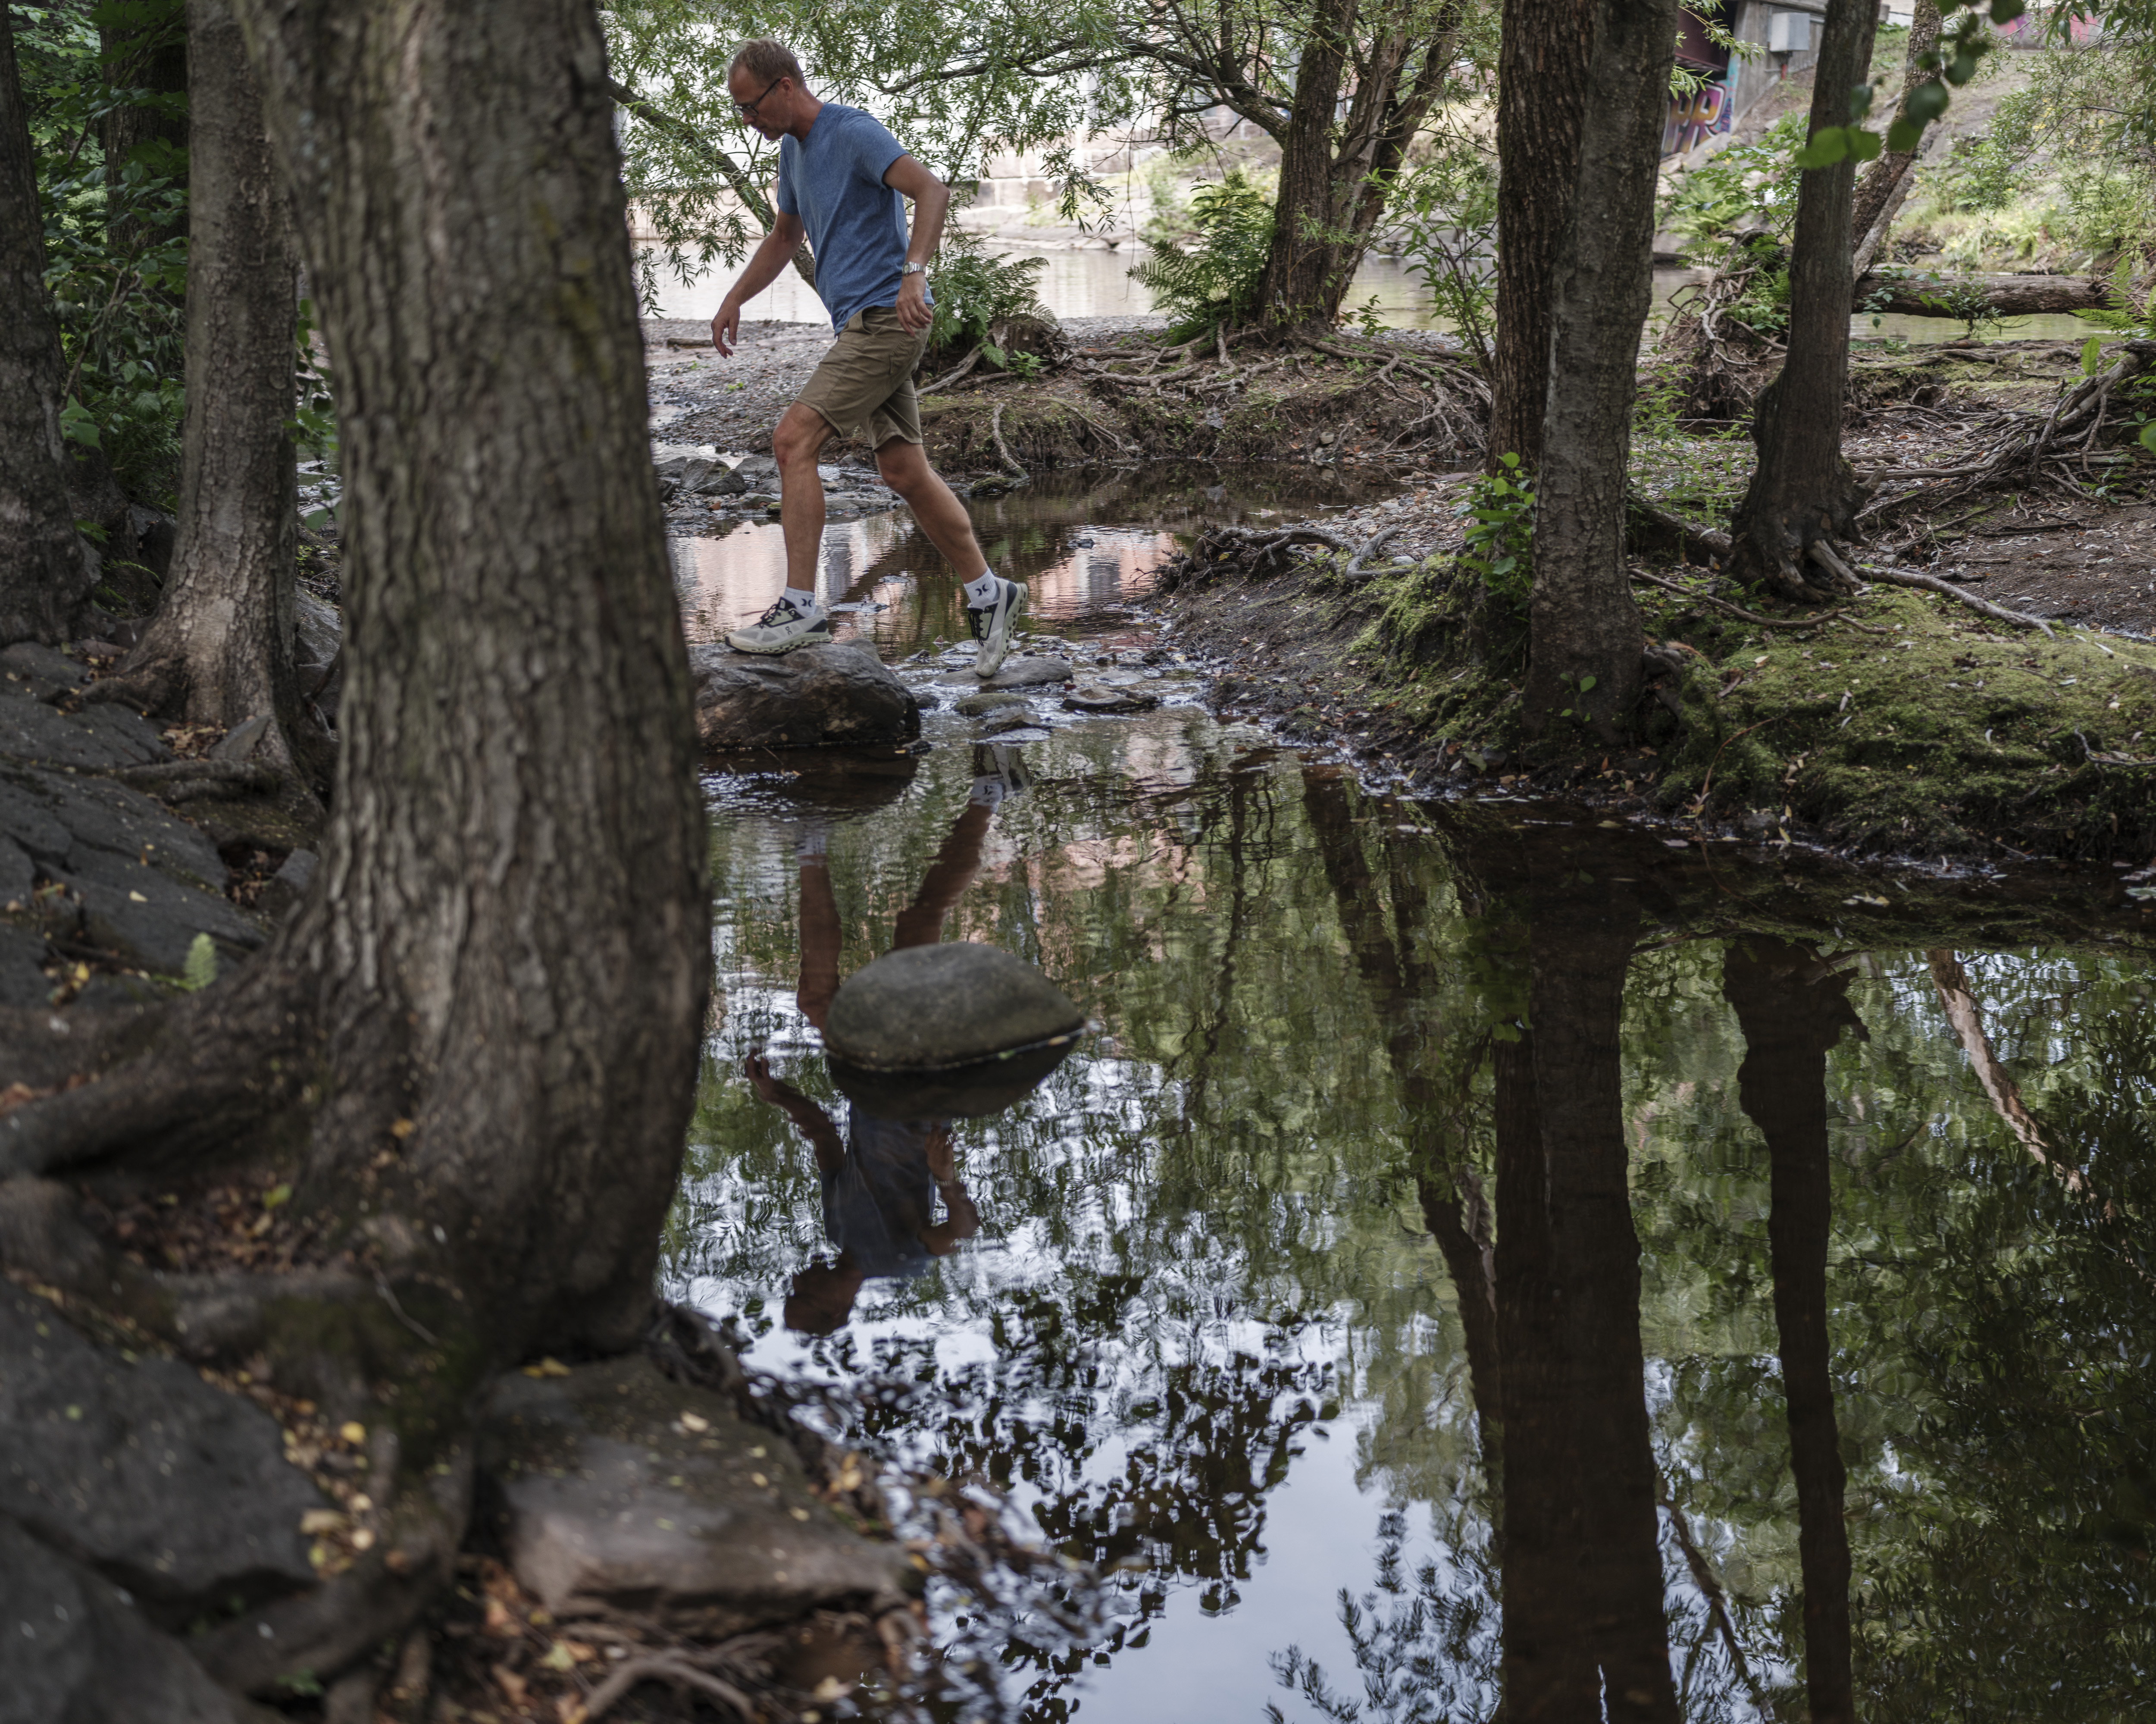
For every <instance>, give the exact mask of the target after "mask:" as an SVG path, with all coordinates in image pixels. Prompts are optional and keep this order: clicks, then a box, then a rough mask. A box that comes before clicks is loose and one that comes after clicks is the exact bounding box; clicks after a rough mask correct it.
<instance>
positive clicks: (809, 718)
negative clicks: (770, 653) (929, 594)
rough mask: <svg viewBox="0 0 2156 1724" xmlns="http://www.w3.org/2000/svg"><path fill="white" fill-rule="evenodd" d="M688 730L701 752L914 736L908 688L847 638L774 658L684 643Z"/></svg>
mask: <svg viewBox="0 0 2156 1724" xmlns="http://www.w3.org/2000/svg"><path fill="white" fill-rule="evenodd" d="M689 660H690V674H691V675H693V676H694V677H695V678H696V732H697V734H698V735H699V736H701V738H703V743H704V746H705V747H706V749H744V748H768V749H788V748H791V749H809V748H828V747H830V746H831V745H833V744H844V743H853V744H860V743H904V742H911V741H912V740H913V739H914V738H916V737H917V736H919V735H920V734H921V708H920V706H919V704H918V703H917V702H916V700H915V697H914V693H913V691H912V690H911V689H910V688H908V687H906V684H905V683H903V682H901V681H900V680H899V678H898V677H897V675H896V672H892V671H891V669H890V668H889V667H888V666H885V663H884V662H883V661H882V660H881V659H880V658H878V657H877V656H875V649H874V648H872V647H870V646H863V645H860V644H859V643H857V642H854V641H842V642H838V643H835V644H834V645H832V646H803V647H799V648H797V649H796V650H795V651H792V652H789V653H786V654H784V655H783V656H777V657H766V656H762V655H760V654H756V653H748V652H736V651H734V650H733V649H732V648H731V646H692V647H690V649H689Z"/></svg>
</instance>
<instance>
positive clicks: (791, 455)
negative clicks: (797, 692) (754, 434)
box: [771, 401, 957, 603]
mask: <svg viewBox="0 0 2156 1724" xmlns="http://www.w3.org/2000/svg"><path fill="white" fill-rule="evenodd" d="M830 435H831V422H830V420H829V419H825V418H824V415H823V414H820V413H819V412H817V411H816V409H814V408H813V407H803V405H802V404H800V403H799V402H798V401H796V402H795V403H794V404H793V405H792V406H791V407H789V408H788V409H786V411H785V413H784V414H783V415H782V416H781V417H780V419H779V421H778V430H775V431H773V433H772V434H771V452H772V454H773V455H774V456H776V457H777V458H778V524H779V527H780V529H781V530H782V531H783V533H785V535H786V589H787V590H788V592H790V593H794V594H800V593H808V594H814V592H815V590H816V567H817V564H818V563H819V560H820V559H821V558H822V555H823V550H824V481H823V480H822V478H821V477H819V476H818V474H817V471H816V457H817V456H818V455H819V454H821V453H822V452H823V449H824V444H825V443H826V442H827V441H829V439H830ZM952 501H953V502H956V501H957V499H956V498H955V497H954V498H953V499H952ZM796 602H797V603H798V600H797V601H796Z"/></svg>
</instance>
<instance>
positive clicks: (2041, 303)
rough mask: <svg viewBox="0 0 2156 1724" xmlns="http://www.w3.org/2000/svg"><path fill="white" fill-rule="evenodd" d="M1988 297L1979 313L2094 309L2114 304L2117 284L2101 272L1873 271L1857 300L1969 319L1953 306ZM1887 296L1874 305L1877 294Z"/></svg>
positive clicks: (1901, 311)
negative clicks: (2113, 288)
mask: <svg viewBox="0 0 2156 1724" xmlns="http://www.w3.org/2000/svg"><path fill="white" fill-rule="evenodd" d="M1972 291H1974V293H1980V294H1981V295H1982V296H1983V299H1982V302H1981V303H1982V310H1981V311H1980V312H1979V315H1980V316H1994V317H2026V316H2033V315H2035V314H2036V313H2038V312H2042V311H2097V310H2100V309H2102V306H2105V305H2106V304H2107V303H2108V301H2107V295H2108V294H2109V292H2110V291H2111V284H2110V283H2109V282H2108V281H2107V280H2105V279H2104V278H2103V277H2102V276H2101V275H1937V274H1925V275H1881V274H1880V273H1879V272H1878V271H1876V270H1873V271H1872V272H1871V273H1870V274H1867V275H1864V276H1861V278H1859V280H1858V281H1857V284H1856V297H1855V298H1854V300H1853V301H1851V303H1852V304H1854V305H1856V306H1858V307H1860V308H1861V309H1865V310H1871V311H1892V312H1894V313H1896V314H1897V315H1898V316H1904V317H1952V318H1954V319H1956V320H1957V321H1960V320H1962V318H1963V313H1962V312H1960V311H1949V310H1948V309H1947V307H1948V306H1950V305H1953V304H1954V303H1955V302H1956V301H1962V302H1963V303H1966V304H1968V305H1969V308H1970V309H1971V310H1976V309H1977V306H1978V302H1977V301H1976V300H1975V299H1974V297H1973V296H1972ZM1880 293H1883V294H1885V295H1886V298H1885V299H1884V300H1883V301H1880V302H1879V303H1877V304H1876V305H1874V304H1870V303H1868V302H1869V301H1871V299H1872V296H1874V295H1875V294H1880Z"/></svg>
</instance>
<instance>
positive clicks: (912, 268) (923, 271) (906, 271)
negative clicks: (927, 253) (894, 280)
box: [898, 264, 928, 275]
mask: <svg viewBox="0 0 2156 1724" xmlns="http://www.w3.org/2000/svg"><path fill="white" fill-rule="evenodd" d="M898 273H899V274H900V275H927V273H928V265H926V264H907V265H904V266H903V267H902V268H901V270H899V272H898Z"/></svg>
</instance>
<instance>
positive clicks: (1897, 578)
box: [1864, 563, 2058, 641]
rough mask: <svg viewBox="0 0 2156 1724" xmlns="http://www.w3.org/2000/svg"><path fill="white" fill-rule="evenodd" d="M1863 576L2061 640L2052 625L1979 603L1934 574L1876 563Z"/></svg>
mask: <svg viewBox="0 0 2156 1724" xmlns="http://www.w3.org/2000/svg"><path fill="white" fill-rule="evenodd" d="M1864 572H1865V573H1866V574H1867V575H1869V576H1871V579H1873V580H1876V581H1885V582H1886V584H1888V585H1890V586H1897V587H1916V588H1917V589H1921V590H1922V591H1924V592H1927V593H1938V594H1941V595H1942V596H1943V597H1945V598H1948V599H1952V600H1956V601H1958V603H1960V604H1963V605H1967V606H1969V609H1970V610H1974V611H1977V612H1979V613H1981V614H1982V615H1985V616H1988V617H1992V618H1994V619H1995V620H1998V621H1999V622H2003V623H2012V624H2013V625H2015V627H2016V628H2018V629H2040V630H2042V631H2043V632H2044V633H2045V634H2046V636H2050V637H2051V639H2052V640H2055V641H2056V639H2057V638H2058V636H2056V634H2054V633H2053V632H2052V629H2051V625H2050V624H2049V623H2047V622H2046V621H2045V620H2044V619H2043V618H2041V617H2040V616H2030V615H2025V613H2023V612H2021V611H2019V610H2007V609H2006V608H2005V606H2004V605H1994V604H1993V603H1992V602H1991V601H1990V600H1989V599H1979V598H1978V597H1977V596H1976V594H1974V593H1970V592H1965V591H1963V589H1961V588H1959V587H1958V586H1955V585H1954V584H1953V583H1952V582H1950V581H1943V580H1941V579H1939V578H1938V576H1937V575H1935V574H1920V573H1919V572H1918V571H1917V570H1916V569H1887V568H1883V567H1881V565H1879V564H1876V563H1874V564H1866V565H1865V569H1864Z"/></svg>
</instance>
